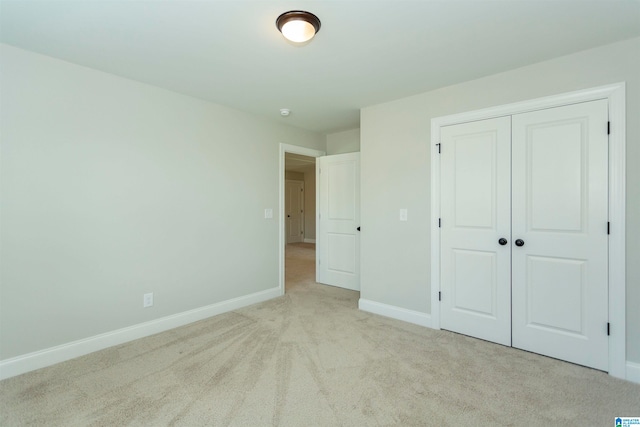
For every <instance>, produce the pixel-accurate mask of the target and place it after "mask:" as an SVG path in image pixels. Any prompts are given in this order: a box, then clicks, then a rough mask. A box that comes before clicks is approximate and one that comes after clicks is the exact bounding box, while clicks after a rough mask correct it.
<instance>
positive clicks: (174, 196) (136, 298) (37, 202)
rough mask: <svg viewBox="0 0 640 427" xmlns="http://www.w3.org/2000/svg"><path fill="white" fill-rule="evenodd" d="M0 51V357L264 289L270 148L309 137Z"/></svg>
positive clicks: (273, 155) (273, 230)
mask: <svg viewBox="0 0 640 427" xmlns="http://www.w3.org/2000/svg"><path fill="white" fill-rule="evenodd" d="M0 49H1V55H2V69H1V70H0V71H1V74H0V79H1V80H0V86H1V87H2V97H1V98H0V102H1V103H2V104H1V108H0V110H1V111H0V113H1V116H0V120H1V123H0V132H1V137H2V156H1V162H2V164H1V168H0V171H1V173H2V180H1V182H2V203H1V205H0V206H1V209H2V212H1V219H2V234H1V242H0V244H1V248H2V269H1V272H0V274H1V281H0V283H1V285H0V286H1V289H0V295H1V299H0V325H2V326H1V331H0V360H5V359H8V358H12V357H15V356H20V355H24V354H25V353H29V352H34V351H37V350H43V349H47V348H50V347H53V346H57V345H62V344H65V343H69V342H71V341H75V340H80V339H84V338H87V337H92V336H95V335H98V334H102V333H107V332H111V331H114V330H118V329H120V328H125V327H129V326H133V325H137V324H140V323H142V322H147V321H152V320H154V319H159V318H162V317H164V316H169V315H174V314H178V313H182V312H185V311H187V310H192V309H197V308H200V307H203V306H208V305H210V304H216V303H219V302H223V301H227V300H229V299H232V298H238V297H242V296H246V295H248V294H252V293H256V292H260V291H265V290H267V289H277V287H278V280H279V277H278V274H279V273H278V253H277V251H276V250H275V249H276V248H277V247H278V238H279V236H278V221H277V220H276V219H275V218H278V212H277V210H278V198H279V190H278V185H277V183H278V174H279V144H280V143H287V144H296V145H301V146H305V147H308V148H313V149H317V150H324V148H325V137H324V135H320V134H315V133H311V132H305V131H301V130H299V129H295V128H292V127H288V126H285V125H281V124H276V123H273V122H270V121H267V120H263V119H260V118H258V117H256V116H252V115H250V114H245V113H241V112H239V111H236V110H232V109H229V108H225V107H222V106H220V105H216V104H212V103H209V102H205V101H203V100H200V99H196V98H190V97H188V96H183V95H179V94H177V93H174V92H170V91H168V90H164V89H160V88H157V87H153V86H150V85H145V84H141V83H138V82H135V81H132V80H127V79H124V78H120V77H117V76H114V75H111V74H107V73H104V72H99V71H96V70H92V69H90V68H86V67H81V66H77V65H74V64H70V63H68V62H64V61H61V60H58V59H53V58H50V57H46V56H43V55H39V54H35V53H31V52H28V51H25V50H21V49H17V48H13V47H10V46H7V45H0ZM265 208H272V209H274V219H268V220H267V219H264V209H265ZM239 265H242V266H245V267H243V268H238V267H237V266H239ZM146 292H154V294H155V295H154V297H155V298H154V302H155V305H154V306H153V307H152V308H147V309H143V308H142V295H143V293H146Z"/></svg>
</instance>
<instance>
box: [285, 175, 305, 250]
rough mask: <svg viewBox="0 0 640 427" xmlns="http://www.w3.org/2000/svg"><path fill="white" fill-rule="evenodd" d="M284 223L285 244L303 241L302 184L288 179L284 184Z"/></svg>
mask: <svg viewBox="0 0 640 427" xmlns="http://www.w3.org/2000/svg"><path fill="white" fill-rule="evenodd" d="M284 200H285V215H286V218H285V221H286V222H285V223H286V231H287V243H296V242H302V241H303V240H304V215H303V206H304V182H303V181H296V180H290V179H288V180H287V181H286V183H285V198H284Z"/></svg>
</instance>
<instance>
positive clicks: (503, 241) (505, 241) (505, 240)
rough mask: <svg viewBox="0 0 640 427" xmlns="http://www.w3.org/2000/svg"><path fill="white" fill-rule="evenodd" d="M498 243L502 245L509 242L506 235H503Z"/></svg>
mask: <svg viewBox="0 0 640 427" xmlns="http://www.w3.org/2000/svg"><path fill="white" fill-rule="evenodd" d="M498 243H500V244H501V245H502V246H504V245H506V244H507V239H505V238H504V237H501V238H500V240H498Z"/></svg>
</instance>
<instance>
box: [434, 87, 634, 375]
mask: <svg viewBox="0 0 640 427" xmlns="http://www.w3.org/2000/svg"><path fill="white" fill-rule="evenodd" d="M625 93H626V90H625V82H620V83H614V84H611V85H607V86H600V87H596V88H590V89H583V90H578V91H574V92H568V93H564V94H558V95H552V96H547V97H543V98H537V99H532V100H528V101H523V102H517V103H513V104H507V105H500V106H496V107H490V108H485V109H481V110H474V111H469V112H466V113H460V114H453V115H449V116H442V117H435V118H433V119H431V326H432V327H433V328H434V329H440V301H439V300H438V293H439V292H440V244H441V241H440V228H439V227H438V219H439V218H440V157H439V156H438V149H439V145H438V143H439V142H440V128H441V127H443V126H449V125H454V124H460V123H466V122H471V121H476V120H485V119H492V118H496V117H502V116H511V115H514V114H520V113H526V112H530V111H536V110H542V109H546V108H553V107H561V106H565V105H570V104H576V103H580V102H588V101H595V100H599V99H607V100H608V101H609V121H610V122H611V133H610V134H609V186H608V188H609V221H610V222H611V225H612V226H611V234H610V235H609V260H608V261H609V307H608V308H609V322H610V323H611V325H612V327H611V335H610V336H609V375H611V376H614V377H617V378H623V379H626V377H627V375H626V315H625V308H626V305H625V304H626V278H625V266H626V259H625V255H626V252H625V203H626V200H625V194H626V193H625V191H626V190H625V179H626V163H625V161H626V123H625V117H626V109H625Z"/></svg>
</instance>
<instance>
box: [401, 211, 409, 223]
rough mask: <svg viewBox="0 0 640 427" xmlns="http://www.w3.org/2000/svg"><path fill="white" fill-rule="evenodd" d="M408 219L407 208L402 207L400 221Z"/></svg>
mask: <svg viewBox="0 0 640 427" xmlns="http://www.w3.org/2000/svg"><path fill="white" fill-rule="evenodd" d="M406 220H407V210H406V209H400V221H406Z"/></svg>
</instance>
